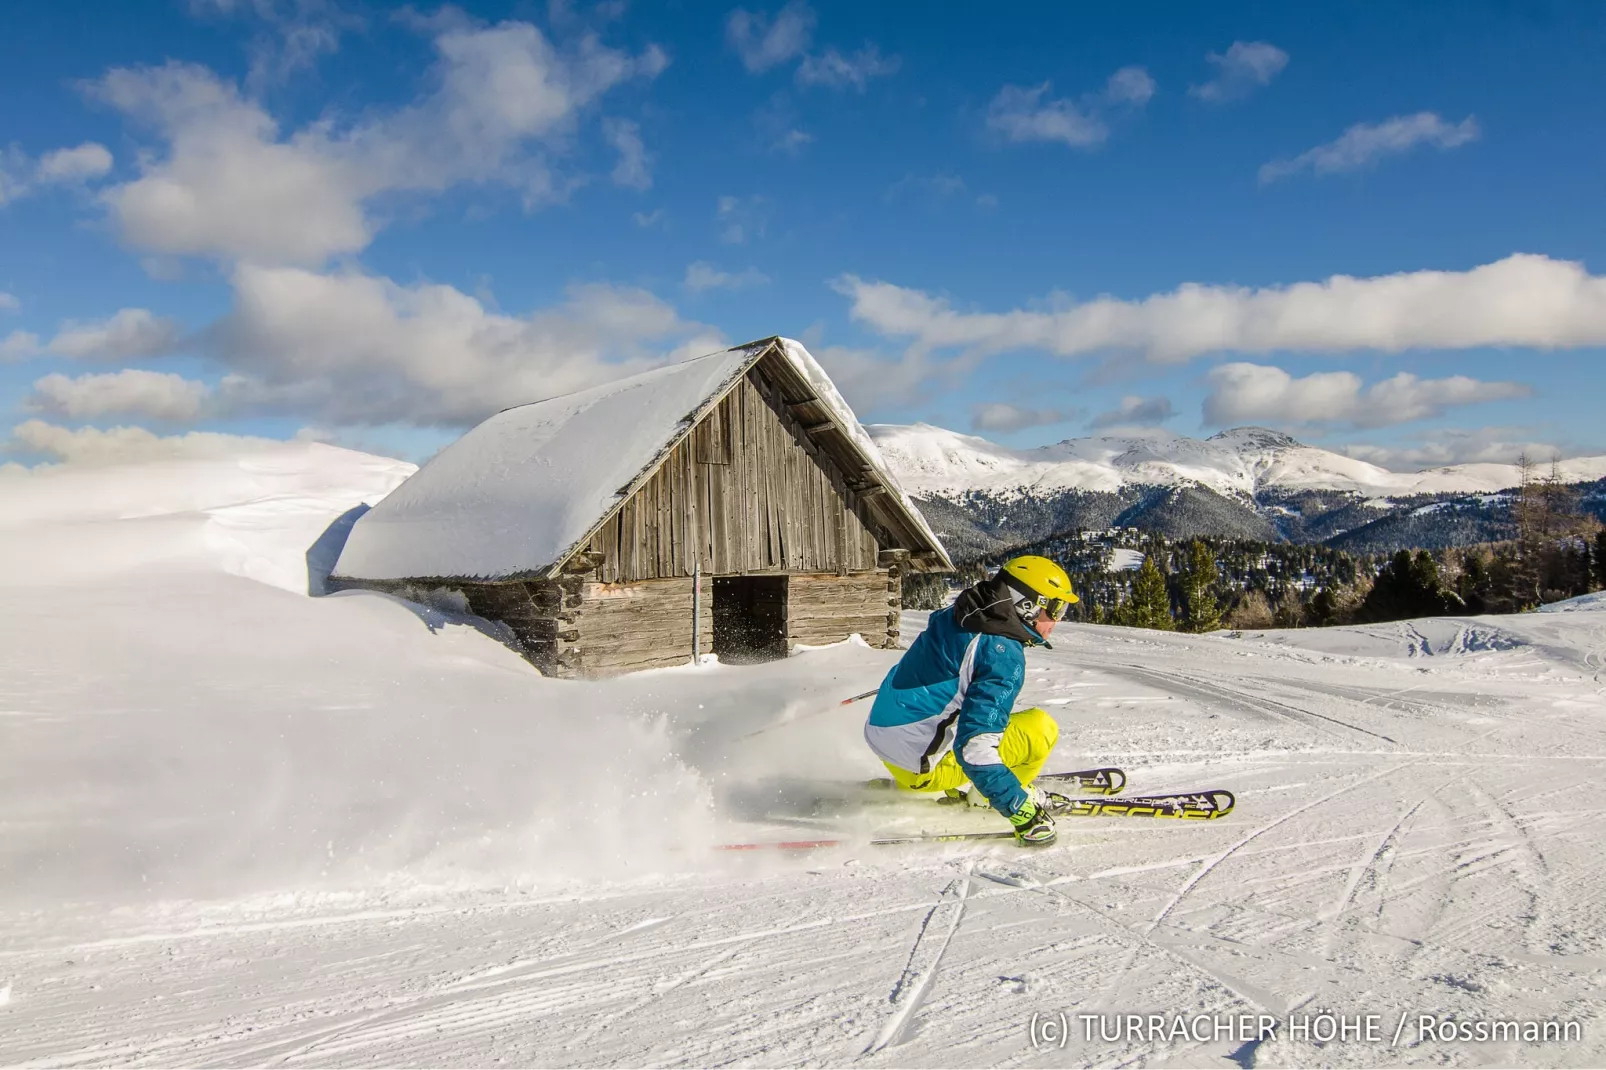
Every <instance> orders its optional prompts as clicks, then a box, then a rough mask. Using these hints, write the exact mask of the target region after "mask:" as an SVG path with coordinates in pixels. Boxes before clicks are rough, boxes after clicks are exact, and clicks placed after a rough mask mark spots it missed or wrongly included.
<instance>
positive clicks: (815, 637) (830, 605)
mask: <svg viewBox="0 0 1606 1070" xmlns="http://www.w3.org/2000/svg"><path fill="white" fill-rule="evenodd" d="M787 586H788V590H787V601H786V613H787V635H786V638H787V641H788V643H790V644H794V645H795V644H797V643H805V644H808V645H811V646H817V645H822V644H825V643H840V642H841V641H842V640H844V639H846V638H847V637H848V636H850V635H852V634H853V633H854V632H858V633H859V634H860V635H861V636H863V638H864V641H865V642H867V643H869V644H870V645H871V646H875V647H884V646H896V645H897V641H898V616H899V613H900V611H901V609H902V595H901V593H900V588H899V584H898V583H897V582H896V581H893V580H891V579H890V578H889V575H888V572H887V570H886V569H876V570H874V571H872V572H862V573H857V574H855V575H851V576H838V575H836V574H835V573H813V574H809V573H805V574H794V575H792V576H790V577H789V578H788V584H787Z"/></svg>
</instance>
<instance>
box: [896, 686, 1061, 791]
mask: <svg viewBox="0 0 1606 1070" xmlns="http://www.w3.org/2000/svg"><path fill="white" fill-rule="evenodd" d="M1059 738H1060V726H1059V725H1058V724H1056V723H1055V721H1054V718H1052V717H1050V716H1049V715H1048V711H1047V710H1040V709H1038V708H1037V707H1035V706H1034V707H1032V708H1031V709H1029V710H1018V711H1016V712H1015V713H1012V714H1010V715H1009V725H1008V726H1007V727H1006V728H1005V729H1004V733H1003V738H1001V739H1000V740H999V741H998V756H999V757H1000V758H1002V759H1003V760H1004V765H1006V766H1008V767H1009V771H1010V772H1011V773H1014V774H1015V779H1017V780H1019V781H1020V783H1021V787H1023V788H1024V787H1030V786H1031V783H1032V781H1033V780H1035V779H1036V778H1037V774H1038V773H1041V772H1042V771H1043V764H1044V763H1045V762H1047V761H1048V754H1049V752H1050V751H1052V750H1053V749H1054V744H1055V743H1058V742H1059ZM882 764H883V765H885V766H886V767H887V771H888V772H890V773H891V774H892V779H893V782H894V783H896V784H897V785H898V786H899V787H900V788H906V789H907V790H909V791H948V790H949V789H951V788H958V787H962V786H963V785H964V784H965V783H966V781H968V780H969V779H970V778H969V777H967V776H966V775H965V771H964V769H962V768H960V765H959V759H958V758H956V757H955V756H954V752H953V751H949V752H948V753H947V754H944V755H943V756H942V760H941V761H939V762H938V763H937V764H936V765H935V766H934V767H932V770H931V772H929V773H926V774H924V775H922V774H920V773H911V772H910V771H909V770H907V769H899V768H898V767H897V766H895V765H893V764H892V763H891V762H883V763H882Z"/></svg>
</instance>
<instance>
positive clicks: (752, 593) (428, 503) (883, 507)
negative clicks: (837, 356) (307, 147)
mask: <svg viewBox="0 0 1606 1070" xmlns="http://www.w3.org/2000/svg"><path fill="white" fill-rule="evenodd" d="M952 567H953V566H952V565H951V563H950V562H949V561H948V558H947V556H946V554H945V553H944V552H943V549H942V545H941V543H940V542H939V541H938V540H937V538H936V536H935V535H934V534H933V533H932V532H931V529H930V528H929V526H928V525H927V524H926V522H925V520H924V518H923V517H922V516H921V515H920V513H919V511H918V510H917V509H916V508H915V507H914V505H913V503H911V502H910V501H909V499H908V497H907V496H906V495H905V494H904V493H903V491H902V490H901V489H900V488H899V487H898V485H897V483H896V481H895V480H894V479H893V478H892V476H891V474H890V472H889V471H888V470H887V468H886V465H885V463H884V462H883V461H882V459H881V457H880V455H879V454H878V453H877V451H876V449H875V447H874V445H873V444H871V442H870V440H869V437H868V436H867V435H866V434H865V432H864V430H863V428H862V427H860V426H859V424H858V421H857V420H856V419H855V418H854V417H853V414H852V412H851V410H849V409H848V407H847V405H846V403H845V402H843V401H842V399H841V397H840V395H838V394H837V392H836V390H835V388H834V387H833V386H832V385H831V383H830V380H829V379H828V378H827V377H826V375H825V373H824V371H823V370H821V369H820V367H819V365H818V364H817V363H815V362H814V360H813V358H812V357H811V356H810V355H809V354H808V352H807V351H806V350H805V349H804V348H803V347H802V346H801V345H798V344H797V343H795V342H791V341H789V340H786V339H779V338H774V339H766V340H764V341H761V342H755V343H749V344H748V345H745V346H739V347H737V348H735V349H731V350H728V351H726V352H724V353H716V354H712V355H710V356H707V357H699V358H695V359H693V360H689V361H685V362H682V363H680V364H676V365H671V366H668V367H666V368H659V369H654V370H653V371H649V372H646V373H643V374H641V375H637V376H633V377H630V378H628V379H624V380H620V381H619V382H616V383H610V384H606V385H604V386H601V387H597V388H594V389H592V390H588V391H583V392H581V393H577V394H572V395H568V396H566V397H561V398H554V399H551V400H549V401H544V402H538V403H535V404H532V405H524V406H519V407H517V408H514V409H508V410H504V411H503V412H501V413H498V414H497V415H496V416H494V417H492V418H491V419H489V420H487V421H485V423H483V424H481V425H480V426H478V427H476V428H475V429H474V430H472V431H470V432H469V433H468V434H466V435H464V436H463V438H462V439H460V440H458V441H457V442H456V443H453V444H452V445H451V446H449V447H447V448H446V449H445V450H442V451H441V453H440V454H438V455H437V456H436V457H435V458H434V459H432V460H431V461H430V462H429V463H428V464H426V465H425V466H424V467H423V468H421V469H420V470H419V471H418V473H416V474H415V475H414V476H413V477H412V478H411V479H409V480H408V481H407V482H406V483H404V484H403V485H402V486H401V487H399V488H397V490H396V491H394V492H392V494H391V495H390V496H389V497H387V498H385V499H384V500H383V501H381V502H380V503H379V504H378V505H376V506H375V507H374V508H373V509H372V510H371V511H370V512H369V513H368V514H367V515H365V516H363V517H362V518H361V519H360V520H358V521H357V523H356V525H355V526H354V527H353V529H352V532H351V536H350V538H349V539H348V541H347V544H346V547H345V549H344V551H343V552H342V554H341V557H340V561H339V563H338V564H337V566H336V569H335V573H334V577H333V579H334V581H335V582H336V583H343V584H344V585H346V586H369V587H381V588H385V589H393V590H394V589H401V588H404V587H405V588H411V589H417V588H425V587H440V586H447V587H451V588H453V589H456V590H459V591H461V592H462V593H463V595H464V596H465V597H466V598H467V599H468V601H469V603H470V605H471V607H473V608H474V610H475V612H477V613H480V614H481V615H484V616H488V617H492V618H494V619H498V620H502V621H504V622H506V623H508V624H509V626H510V627H511V628H512V629H513V630H514V632H515V633H516V634H518V635H519V637H520V641H521V643H522V645H523V647H524V649H525V652H526V654H527V655H528V656H530V658H531V660H532V661H534V662H536V664H538V665H540V666H541V667H542V668H543V670H545V671H558V672H560V673H563V674H568V673H580V672H584V673H585V674H587V675H597V674H601V673H606V672H613V671H624V670H627V669H630V668H638V667H645V666H646V665H649V664H672V663H675V662H677V661H684V660H686V659H687V658H688V657H689V656H690V653H691V649H692V646H693V645H696V646H697V647H698V648H699V649H700V650H706V649H714V650H716V651H719V649H720V642H721V640H720V632H721V630H722V624H723V632H724V636H725V646H726V650H725V651H723V652H722V653H729V652H733V651H736V650H737V647H736V646H734V645H732V644H733V643H734V642H735V640H733V639H732V638H731V637H732V636H736V635H738V633H741V634H743V635H746V636H747V638H746V639H744V640H743V642H745V643H747V648H751V649H750V651H749V652H751V651H757V650H765V651H770V652H772V653H774V652H784V650H785V649H787V648H789V647H790V646H792V645H795V644H796V643H799V642H810V643H815V642H831V641H837V640H840V639H842V638H845V637H846V636H847V635H848V634H852V633H853V632H858V633H859V634H864V635H866V637H867V639H870V640H871V641H872V642H875V643H876V645H886V644H887V643H889V642H895V641H896V637H897V609H898V608H899V606H900V605H901V599H900V598H899V597H898V593H897V588H898V586H899V583H898V582H897V581H899V580H900V578H901V574H902V572H903V571H904V570H906V569H917V570H931V569H936V570H945V571H946V570H951V569H952ZM766 576H768V577H769V578H768V579H765V578H764V577H766ZM694 577H696V578H697V581H698V582H693V578H694ZM744 577H745V578H744ZM694 587H695V588H699V589H700V590H701V594H700V596H699V597H694V595H693V589H694ZM704 601H707V602H708V604H707V605H706V606H705V605H703V602H704ZM694 606H695V607H696V608H695V609H694ZM699 633H700V634H699ZM588 634H589V636H590V639H589V640H588V639H587V635H588ZM608 636H612V637H613V638H612V639H611V640H609V639H607V638H606V637H608ZM749 640H750V642H749ZM747 648H743V649H747Z"/></svg>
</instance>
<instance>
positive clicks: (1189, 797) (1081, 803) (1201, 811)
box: [1054, 788, 1237, 821]
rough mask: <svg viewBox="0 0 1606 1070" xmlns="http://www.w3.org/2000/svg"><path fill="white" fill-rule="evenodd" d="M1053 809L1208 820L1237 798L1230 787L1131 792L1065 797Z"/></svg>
mask: <svg viewBox="0 0 1606 1070" xmlns="http://www.w3.org/2000/svg"><path fill="white" fill-rule="evenodd" d="M1067 802H1068V805H1066V806H1064V807H1062V808H1059V809H1056V810H1055V811H1054V816H1055V817H1062V816H1063V817H1175V818H1181V819H1183V820H1193V821H1201V820H1202V821H1209V820H1212V819H1214V818H1218V817H1225V816H1226V815H1227V814H1230V813H1232V808H1233V806H1234V805H1235V804H1236V802H1237V800H1236V799H1234V798H1233V794H1232V792H1230V791H1224V790H1222V789H1219V788H1216V789H1212V790H1210V791H1195V792H1186V793H1178V794H1176V795H1132V796H1128V797H1126V798H1124V799H1069V800H1067Z"/></svg>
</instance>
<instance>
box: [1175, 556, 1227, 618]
mask: <svg viewBox="0 0 1606 1070" xmlns="http://www.w3.org/2000/svg"><path fill="white" fill-rule="evenodd" d="M1220 579H1221V573H1220V572H1219V571H1217V569H1216V559H1215V557H1214V556H1213V555H1212V554H1211V553H1210V548H1209V547H1208V546H1206V545H1205V544H1204V543H1202V542H1200V541H1199V540H1198V539H1195V540H1193V544H1192V545H1191V546H1189V547H1188V571H1187V572H1186V573H1184V574H1183V577H1182V604H1183V608H1184V610H1185V611H1186V613H1187V629H1188V631H1190V632H1213V631H1215V630H1216V629H1217V628H1219V627H1221V603H1220V602H1219V601H1217V599H1216V591H1215V587H1216V583H1217V581H1219V580H1220Z"/></svg>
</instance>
